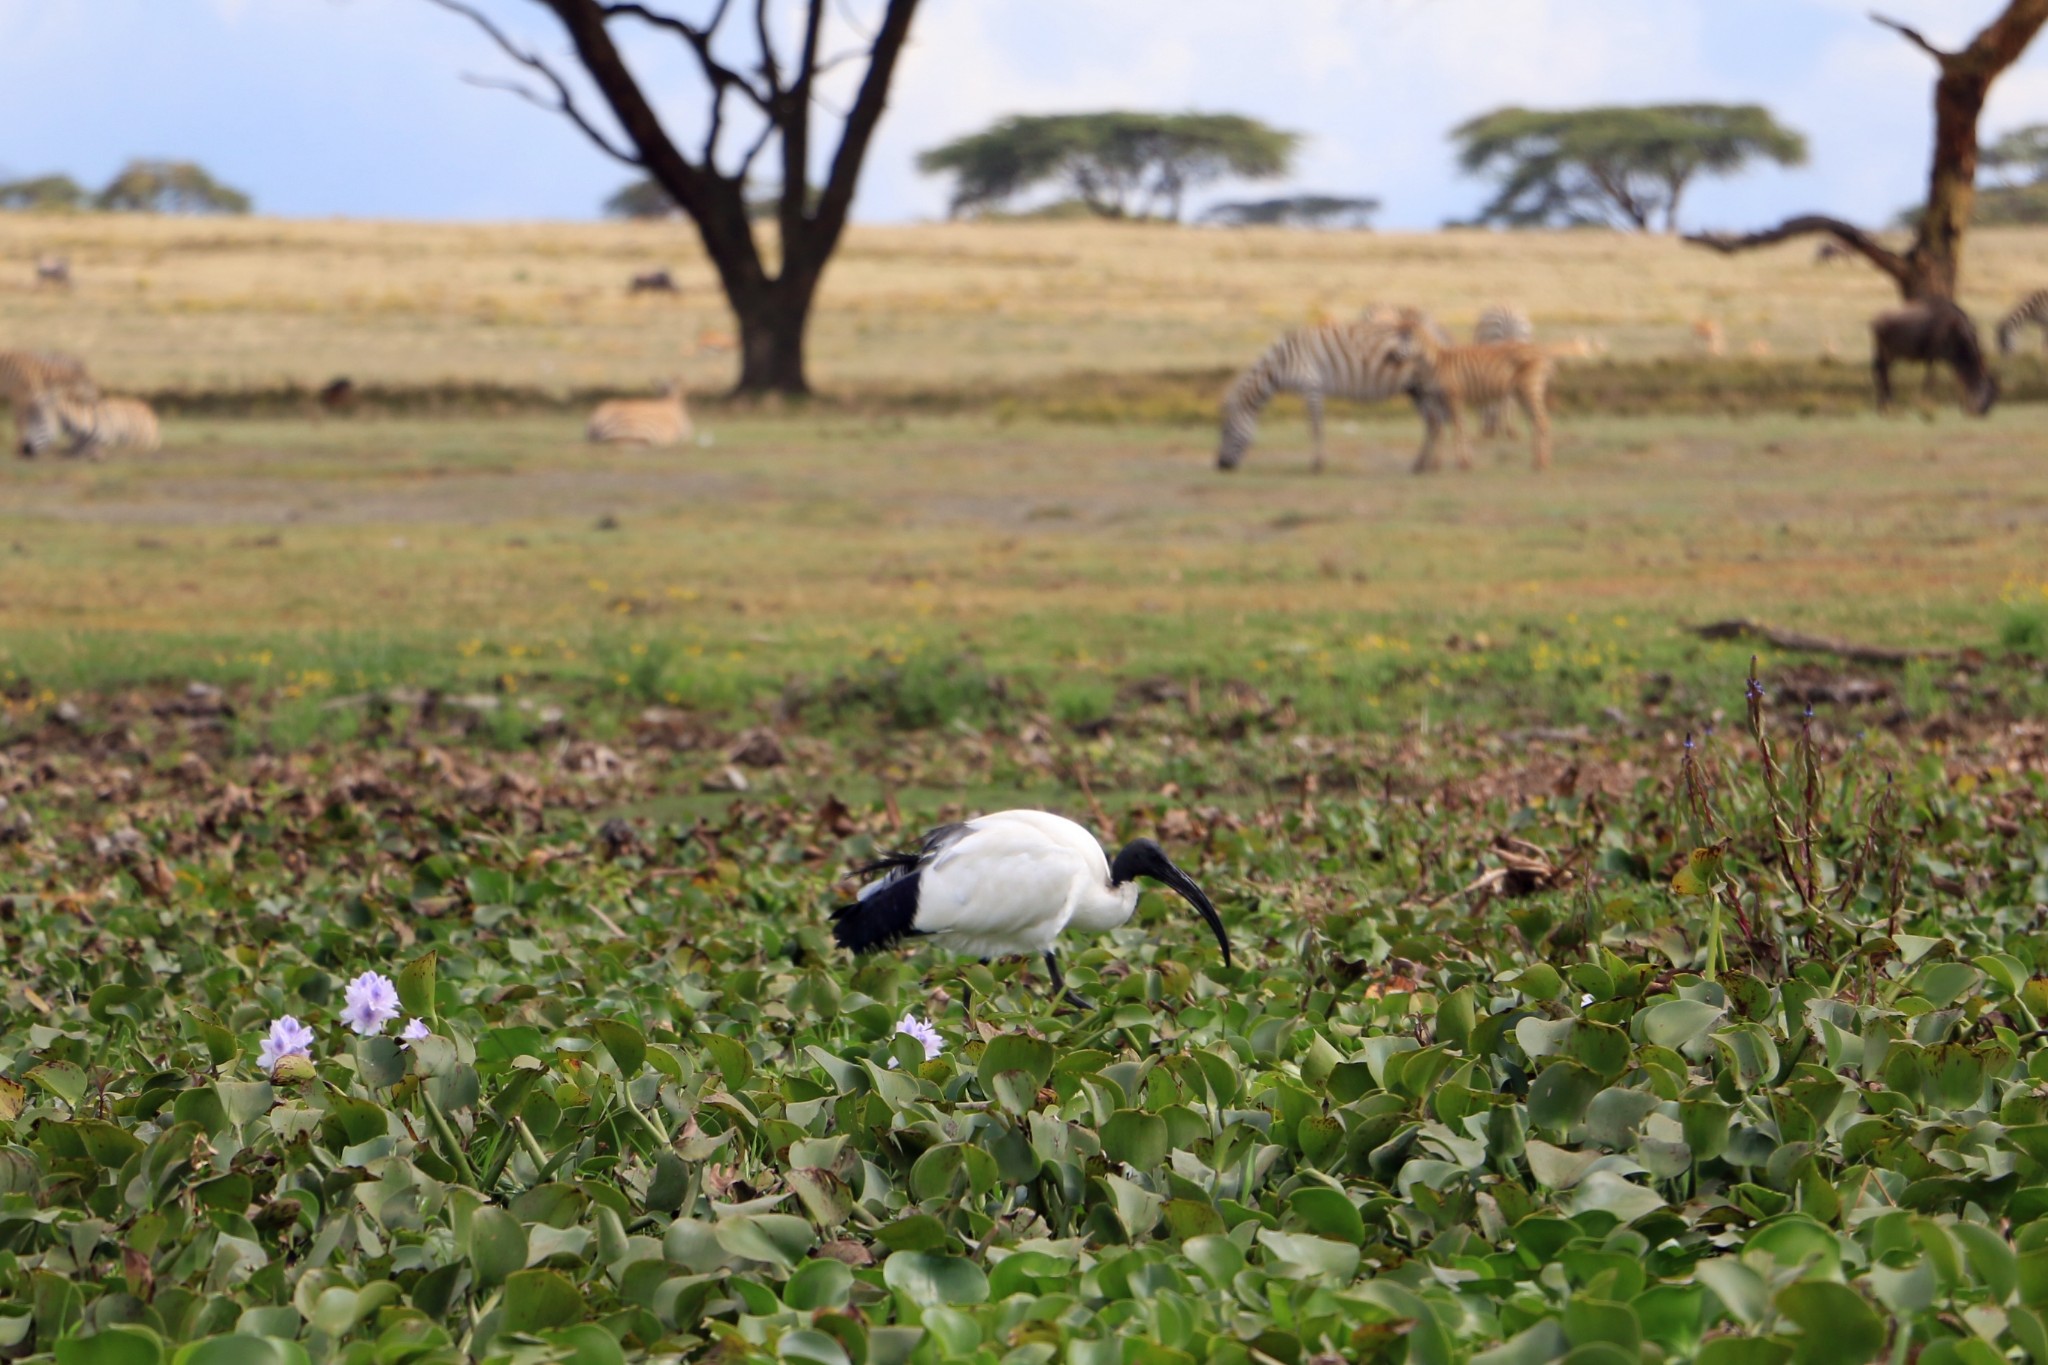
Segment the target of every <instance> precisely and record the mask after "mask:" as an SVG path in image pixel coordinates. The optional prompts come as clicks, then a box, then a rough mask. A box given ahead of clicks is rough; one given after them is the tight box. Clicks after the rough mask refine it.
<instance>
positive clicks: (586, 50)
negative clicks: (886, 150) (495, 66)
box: [432, 0, 918, 394]
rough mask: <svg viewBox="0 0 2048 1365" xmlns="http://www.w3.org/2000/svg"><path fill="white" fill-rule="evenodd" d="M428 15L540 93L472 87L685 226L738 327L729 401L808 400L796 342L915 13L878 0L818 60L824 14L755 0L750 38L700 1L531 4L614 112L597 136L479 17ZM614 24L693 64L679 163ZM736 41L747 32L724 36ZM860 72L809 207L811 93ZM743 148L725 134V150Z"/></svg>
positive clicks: (567, 88) (819, 6) (557, 83)
mask: <svg viewBox="0 0 2048 1365" xmlns="http://www.w3.org/2000/svg"><path fill="white" fill-rule="evenodd" d="M432 2H433V3H434V4H437V5H439V6H440V7H441V8H443V9H446V10H451V11H453V12H455V13H457V14H461V15H463V16H465V17H467V18H468V19H470V20H471V21H472V22H474V23H475V24H476V25H477V26H478V27H480V28H481V29H482V30H483V31H484V32H485V33H486V34H488V35H489V36H490V38H491V40H492V41H493V42H495V43H496V44H497V46H498V48H499V49H500V50H501V51H502V52H503V53H504V54H505V55H506V56H507V57H509V58H511V59H512V60H513V61H514V62H517V63H518V64H519V65H521V66H523V67H525V68H526V69H527V70H529V71H532V72H533V73H535V75H536V76H538V77H539V78H540V79H541V80H542V81H543V82H545V84H546V92H545V93H542V92H539V91H535V90H533V89H531V88H530V87H526V86H521V85H508V84H506V83H504V82H496V81H480V82H478V83H479V84H491V85H496V86H499V87H500V88H504V89H510V90H511V91H513V93H515V94H518V95H520V96H522V97H523V98H526V99H528V100H530V101H532V102H533V103H536V104H539V105H540V106H541V107H543V108H546V109H550V110H552V111H554V112H556V113H558V114H561V115H562V116H564V117H565V118H567V119H568V120H569V121H570V122H571V123H573V124H574V125H575V126H576V128H577V129H578V130H579V131H580V132H582V134H583V135H584V136H585V137H587V138H588V139H590V141H591V142H593V143H594V144H596V146H597V147H598V148H599V149H600V150H601V151H603V152H604V153H605V154H606V155H608V156H610V157H612V158H613V159H614V160H617V161H621V162H624V163H625V164H626V165H628V166H634V167H637V168H639V169H640V170H642V171H644V172H645V173H646V175H647V176H648V177H649V178H651V179H652V180H653V181H654V182H655V183H656V184H657V185H659V186H660V187H661V189H662V190H663V191H665V192H666V193H667V195H668V197H669V198H670V199H671V200H673V201H674V202H675V204H676V206H677V207H678V208H680V209H681V210H682V211H683V212H684V213H685V214H686V215H688V216H689V218H690V219H691V221H692V222H694V223H695V224H696V225H697V233H698V236H699V237H700V238H702V240H703V243H704V250H705V253H706V254H707V255H708V256H710V258H711V264H712V266H713V268H714V269H716V270H717V271H718V278H719V282H720V284H721V285H722V286H723V287H724V290H725V296H726V299H727V301H728V302H729V303H730V304H731V305H732V311H733V314H734V316H735V317H736V318H737V319H738V322H739V332H740V376H739V383H738V386H737V389H736V391H737V392H740V393H763V392H770V391H773V392H780V393H789V394H803V393H808V392H809V391H810V384H809V381H808V379H807V377H806V375H805V369H804V339H805V334H806V332H807V330H808V328H809V324H810V316H811V305H812V302H813V300H814V299H815V298H816V296H817V292H818V282H819V281H820V280H821V279H822V278H823V277H824V273H825V266H826V264H827V263H828V262H829V261H830V260H831V258H832V253H833V251H834V250H835V249H836V248H837V247H838V245H839V239H840V237H841V235H842V234H843V233H844V231H845V229H846V219H847V213H848V210H849V209H850V208H851V207H852V205H853V191H854V186H855V184H856V183H857V182H858V180H859V178H860V172H861V166H862V163H863V162H864V161H865V160H866V158H867V154H868V147H869V144H870V143H871V142H872V140H873V138H874V132H875V125H876V124H877V123H878V122H880V120H881V117H882V110H883V107H884V105H885V104H886V103H887V100H888V93H889V83H890V81H891V80H892V79H894V77H895V74H896V63H897V59H898V58H899V57H900V56H901V54H902V52H903V46H904V43H905V42H906V41H907V40H908V38H909V36H910V22H911V18H912V16H914V15H915V14H916V12H917V5H918V0H882V3H881V14H880V17H879V19H878V20H877V22H876V23H875V25H874V29H873V32H872V33H870V34H866V35H863V36H862V37H861V38H860V39H859V40H858V41H857V42H856V43H855V44H854V45H853V46H852V47H850V48H848V49H847V50H846V51H843V52H836V53H828V52H827V50H826V46H825V43H826V35H825V27H826V22H825V21H826V13H825V11H826V9H827V0H802V3H801V4H797V5H794V6H792V5H789V4H777V3H772V0H752V23H751V24H747V25H729V24H727V22H726V21H727V19H728V17H729V16H730V14H731V12H732V10H733V9H734V8H735V6H734V5H733V2H732V0H701V3H699V5H698V6H697V10H698V14H699V16H700V17H690V18H686V17H684V16H683V15H681V14H678V13H673V12H670V11H669V10H667V9H658V8H656V7H654V6H652V5H647V4H640V3H634V2H632V0H529V3H532V4H535V5H538V6H539V7H540V8H542V9H545V10H547V11H548V12H549V13H550V14H552V15H553V16H554V17H555V19H556V21H557V22H558V23H559V24H560V25H561V28H562V31H563V33H564V35H565V36H566V37H567V38H568V40H569V44H570V48H571V50H572V51H573V52H574V54H575V59H576V62H577V63H578V65H580V66H581V67H582V69H583V73H584V75H585V76H586V77H587V78H588V81H589V83H590V84H591V85H593V86H594V87H595V88H596V90H597V92H598V96H599V98H601V99H602V101H603V103H604V105H605V107H606V109H607V110H608V111H609V113H610V118H609V119H608V120H606V121H604V122H603V123H600V121H599V120H598V119H597V118H595V117H594V116H593V115H592V114H591V113H590V112H589V111H586V109H585V108H584V106H583V104H582V103H581V102H580V101H579V99H578V97H577V94H576V91H575V90H574V89H572V87H571V85H570V83H569V81H568V80H566V79H565V78H564V77H563V75H562V74H561V73H560V72H559V71H557V70H556V69H555V67H554V66H553V65H552V64H550V63H549V62H548V61H546V60H545V59H543V58H542V57H541V56H540V55H539V54H537V53H535V52H531V51H528V50H526V49H525V48H523V47H521V46H520V45H519V44H518V43H516V42H515V41H514V40H513V39H512V38H511V36H510V35H508V34H507V33H506V32H505V31H504V30H503V29H502V28H500V27H499V26H498V25H497V24H496V23H494V22H493V21H492V20H491V18H490V17H489V16H487V15H485V14H484V13H483V12H482V11H481V10H479V9H477V8H475V7H474V6H472V5H469V4H467V3H464V2H463V0H432ZM792 9H793V10H794V12H795V13H796V14H797V16H798V18H799V22H800V28H801V32H800V33H799V34H798V36H797V37H796V39H795V43H794V50H793V52H792V51H790V50H789V49H788V48H786V47H785V46H783V45H781V44H778V42H777V40H776V38H775V35H774V33H773V31H772V30H773V27H774V25H773V23H772V22H771V15H779V14H784V13H789V12H791V11H792ZM614 25H618V26H620V27H621V29H622V30H623V29H625V28H629V27H630V28H632V29H637V30H644V31H645V32H647V33H649V34H651V35H653V36H655V37H657V38H662V39H672V40H673V41H674V42H675V43H676V44H678V45H679V46H680V47H681V48H682V50H683V51H685V52H686V53H688V54H689V56H690V57H691V59H692V60H693V61H694V63H695V65H696V67H697V70H698V72H699V74H700V75H701V76H702V77H703V81H704V87H705V92H706V95H707V102H708V105H709V109H708V113H707V118H706V122H705V131H704V135H703V138H702V140H701V142H699V143H698V144H697V145H696V147H695V148H693V149H686V148H685V147H684V146H683V145H682V144H681V143H680V142H679V141H678V140H677V138H676V137H675V136H673V135H672V134H671V132H670V131H669V129H668V127H667V126H666V125H665V124H664V122H663V120H662V117H661V115H659V114H657V113H656V112H655V108H654V104H653V102H652V101H651V100H650V99H649V98H648V95H647V93H646V91H645V89H644V88H643V86H642V84H641V81H640V79H639V78H638V77H637V76H636V75H635V74H634V72H633V70H632V69H631V67H630V66H629V65H628V64H627V61H626V58H625V55H624V53H623V52H622V51H621V49H620V46H619V42H618V37H617V35H616V34H615V33H614V31H613V26H614ZM845 26H846V27H848V28H851V27H853V25H852V24H851V23H847V24H846V25H845ZM736 28H743V29H744V32H740V33H737V34H736V33H735V31H734V30H735V29H736ZM736 54H737V55H736ZM862 63H864V69H862V70H861V72H860V76H859V80H858V83H857V84H856V85H855V87H854V92H853V98H852V100H851V102H850V104H848V106H847V107H846V111H845V115H844V117H843V119H842V121H841V124H840V131H839V144H838V146H837V148H835V149H833V150H832V152H831V156H830V164H829V168H828V170H827V172H826V175H825V179H824V182H823V184H822V185H821V186H819V187H818V189H817V191H816V193H815V194H814V195H813V194H807V193H806V188H807V187H808V186H810V185H811V184H813V176H812V175H811V173H810V172H811V170H812V151H813V138H814V133H815V131H816V130H815V129H814V126H813V120H814V115H815V112H816V109H817V106H818V104H819V102H820V101H819V82H820V79H821V77H825V76H826V75H827V74H828V73H829V72H830V71H832V70H833V69H834V68H836V67H839V66H841V65H846V64H862ZM729 106H730V107H729ZM735 116H736V118H737V121H738V122H739V123H740V124H741V125H742V132H743V134H744V141H743V142H740V145H739V147H738V150H737V151H734V150H733V148H732V147H730V146H728V145H727V143H728V138H727V134H728V131H729V127H728V123H729V118H733V117H735ZM740 137H741V133H735V134H734V136H733V138H732V139H731V140H732V141H735V142H739V141H740ZM770 147H773V148H774V149H775V150H776V152H777V153H778V156H777V157H776V159H777V160H779V161H780V163H781V166H780V170H781V183H782V186H783V189H782V190H781V191H780V193H779V195H778V198H777V203H776V211H775V213H774V215H773V219H772V221H773V222H774V224H775V228H776V234H775V239H774V245H775V251H774V254H775V255H776V256H777V257H779V259H778V260H777V263H776V266H775V268H774V269H772V270H771V268H770V266H769V259H770V253H769V252H768V251H765V250H764V249H763V243H762V241H761V240H760V239H758V238H757V237H756V236H755V232H754V220H753V216H752V214H751V213H750V211H749V204H748V193H747V177H748V173H749V172H750V171H752V170H753V168H754V165H755V163H756V162H757V161H758V160H760V158H761V157H762V156H763V154H764V153H766V152H767V151H768V149H769V148H770Z"/></svg>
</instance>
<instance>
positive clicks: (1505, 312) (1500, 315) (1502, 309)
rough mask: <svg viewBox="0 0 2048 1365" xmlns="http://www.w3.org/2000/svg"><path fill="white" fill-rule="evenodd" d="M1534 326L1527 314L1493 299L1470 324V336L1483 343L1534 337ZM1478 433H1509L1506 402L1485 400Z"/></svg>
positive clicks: (1510, 430) (1511, 430)
mask: <svg viewBox="0 0 2048 1365" xmlns="http://www.w3.org/2000/svg"><path fill="white" fill-rule="evenodd" d="M1535 339H1536V327H1535V325H1534V324H1533V323H1531V322H1530V321H1529V315H1528V314H1527V313H1524V312H1523V311H1522V310H1521V309H1519V308H1517V307H1515V306H1514V305H1513V304H1512V303H1496V304H1493V305H1492V306H1490V307H1489V308H1487V310H1486V311H1485V312H1483V313H1481V314H1480V315H1479V321H1478V322H1476V323H1474V324H1473V326H1472V340H1474V341H1476V342H1478V343H1479V344H1480V345H1482V346H1484V345H1487V344H1489V343H1491V342H1496V341H1534V340H1535ZM1479 434H1480V435H1481V436H1489V437H1490V436H1499V435H1507V436H1512V435H1514V434H1515V432H1514V428H1513V427H1511V426H1510V425H1508V413H1507V404H1506V402H1505V401H1503V402H1499V403H1488V404H1486V405H1485V406H1484V407H1482V408H1481V409H1480V410H1479Z"/></svg>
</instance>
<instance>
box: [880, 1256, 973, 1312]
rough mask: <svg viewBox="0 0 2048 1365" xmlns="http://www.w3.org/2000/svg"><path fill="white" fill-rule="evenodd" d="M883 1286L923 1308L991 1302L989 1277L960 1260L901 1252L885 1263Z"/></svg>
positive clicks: (883, 1263)
mask: <svg viewBox="0 0 2048 1365" xmlns="http://www.w3.org/2000/svg"><path fill="white" fill-rule="evenodd" d="M882 1282H883V1283H884V1284H886V1285H888V1286H889V1288H891V1289H893V1290H895V1291H896V1292H897V1293H899V1294H901V1295H903V1296H904V1297H905V1298H907V1299H909V1300H910V1301H911V1302H912V1303H914V1304H917V1305H918V1306H919V1307H921V1308H930V1307H935V1306H938V1305H941V1304H956V1303H982V1302H985V1301H986V1300H987V1299H988V1277H987V1276H986V1275H984V1274H982V1271H981V1267H980V1266H978V1265H976V1264H975V1263H974V1262H972V1261H970V1260H967V1259H965V1258H964V1257H960V1256H935V1255H932V1254H931V1253H929V1252H922V1251H899V1252H897V1253H895V1254H894V1255H892V1256H891V1257H889V1259H888V1260H886V1261H884V1262H882Z"/></svg>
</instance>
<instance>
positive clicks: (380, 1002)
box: [341, 972, 398, 1034]
mask: <svg viewBox="0 0 2048 1365" xmlns="http://www.w3.org/2000/svg"><path fill="white" fill-rule="evenodd" d="M345 1002H346V1003H344V1005H343V1006H342V1011H341V1022H342V1023H344V1024H347V1025H348V1026H349V1027H350V1028H352V1029H354V1030H355V1031H356V1032H357V1033H363V1034H370V1033H382V1032H383V1031H384V1026H385V1025H386V1024H388V1023H390V1022H391V1021H392V1020H393V1019H396V1018H397V1017H398V987H396V986H394V985H392V984H391V978H390V977H388V976H385V975H384V974H383V973H381V972H364V973H363V974H362V975H361V976H359V977H357V978H356V979H355V980H353V981H351V982H349V983H348V991H347V993H346V996H345Z"/></svg>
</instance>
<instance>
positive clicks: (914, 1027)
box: [889, 1014, 946, 1071]
mask: <svg viewBox="0 0 2048 1365" xmlns="http://www.w3.org/2000/svg"><path fill="white" fill-rule="evenodd" d="M896 1031H897V1032H898V1033H907V1034H909V1035H910V1036H911V1037H913V1038H915V1039H917V1041H918V1042H919V1043H921V1044H923V1046H924V1059H925V1060H926V1061H930V1060H931V1059H932V1058H934V1057H936V1056H938V1055H939V1054H940V1053H941V1052H944V1051H945V1050H946V1042H945V1040H944V1039H943V1038H941V1037H939V1031H938V1030H937V1029H935V1028H933V1027H932V1026H931V1024H930V1023H928V1022H926V1021H925V1020H923V1019H919V1018H918V1017H917V1016H916V1015H914V1014H906V1015H904V1016H903V1017H902V1018H901V1019H898V1020H897V1021H896ZM889 1069H890V1070H891V1071H893V1070H895V1069H896V1059H895V1058H894V1057H891V1058H890V1059H889Z"/></svg>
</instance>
